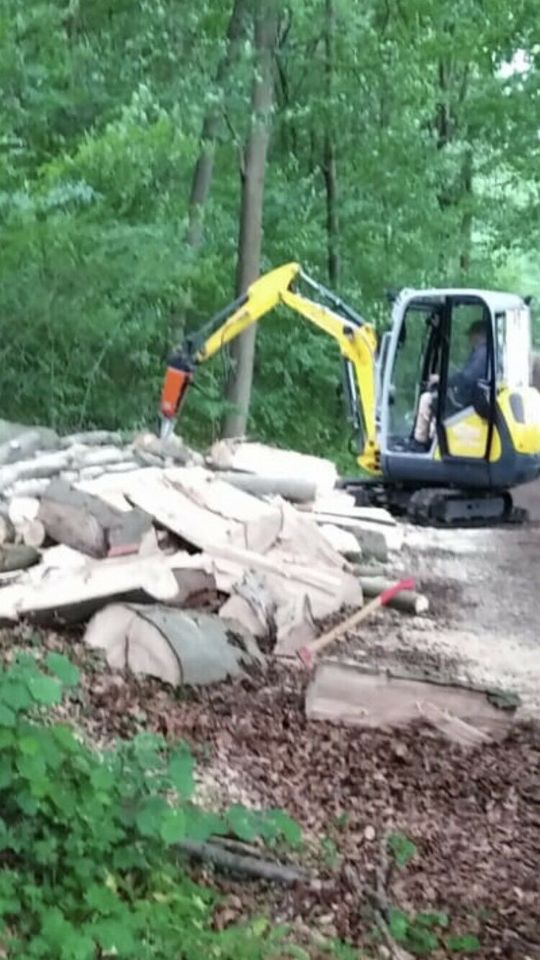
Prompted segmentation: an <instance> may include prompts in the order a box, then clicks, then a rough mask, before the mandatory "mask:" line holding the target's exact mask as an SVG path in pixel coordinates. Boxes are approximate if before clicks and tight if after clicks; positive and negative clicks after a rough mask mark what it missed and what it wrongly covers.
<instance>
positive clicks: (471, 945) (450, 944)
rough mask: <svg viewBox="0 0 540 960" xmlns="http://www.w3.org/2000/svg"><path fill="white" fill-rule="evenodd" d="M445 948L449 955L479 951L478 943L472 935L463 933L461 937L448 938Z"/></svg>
mask: <svg viewBox="0 0 540 960" xmlns="http://www.w3.org/2000/svg"><path fill="white" fill-rule="evenodd" d="M446 947H447V949H448V950H450V952H451V953H476V951H477V950H480V941H479V939H478V937H475V936H473V934H471V933H465V934H463V935H462V936H452V937H448V938H447V939H446Z"/></svg>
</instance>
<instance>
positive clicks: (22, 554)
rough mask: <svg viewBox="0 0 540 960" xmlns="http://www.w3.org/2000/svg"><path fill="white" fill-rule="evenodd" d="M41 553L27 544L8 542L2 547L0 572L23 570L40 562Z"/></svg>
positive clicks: (0, 549) (0, 548)
mask: <svg viewBox="0 0 540 960" xmlns="http://www.w3.org/2000/svg"><path fill="white" fill-rule="evenodd" d="M39 557H40V554H39V552H38V551H37V550H35V549H34V548H33V547H28V546H26V545H25V544H23V543H21V544H17V543H6V544H3V545H2V546H1V547H0V573H7V572H8V571H10V570H23V569H25V568H26V567H32V566H33V565H34V564H36V563H39Z"/></svg>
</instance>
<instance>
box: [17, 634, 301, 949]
mask: <svg viewBox="0 0 540 960" xmlns="http://www.w3.org/2000/svg"><path fill="white" fill-rule="evenodd" d="M77 681H78V671H77V670H76V668H75V667H74V666H73V665H72V664H71V663H70V662H69V660H68V659H67V658H66V657H64V656H63V655H60V654H57V653H50V654H48V656H47V657H46V660H45V662H44V666H43V668H42V667H41V666H39V667H38V665H37V664H36V662H35V660H34V659H33V658H32V657H31V656H29V655H28V654H20V655H18V657H17V658H16V659H15V661H14V663H13V664H12V665H11V666H10V667H9V668H8V669H6V670H4V671H3V672H2V673H1V674H0V809H1V816H0V857H1V865H2V869H1V871H0V923H1V928H0V929H1V932H0V952H1V953H2V955H3V956H6V957H10V958H11V957H13V958H14V957H16V958H17V960H30V958H32V960H33V958H48V960H49V958H50V960H53V958H54V960H97V958H105V957H118V958H122V957H125V958H128V957H129V958H130V960H150V958H151V960H161V958H163V960H170V958H173V957H174V958H175V960H200V958H202V957H216V958H220V960H228V958H230V960H233V958H235V960H236V958H242V960H258V958H261V960H262V958H267V957H272V956H277V955H278V953H279V949H280V947H279V944H280V943H281V942H282V940H283V936H284V930H283V929H279V928H278V929H276V928H274V927H272V926H271V925H270V924H269V923H268V921H267V920H265V919H264V918H259V919H254V920H251V921H246V922H244V923H242V924H239V925H237V926H231V927H229V928H228V929H226V930H223V931H214V930H212V927H211V918H212V910H213V906H214V904H215V900H216V897H215V894H214V893H213V892H212V891H211V890H208V889H206V888H204V887H202V886H200V885H197V884H195V883H194V882H192V881H191V880H190V879H189V877H188V875H187V873H186V871H185V866H184V864H183V862H182V859H181V856H180V854H179V848H178V844H179V843H180V842H181V841H182V840H184V839H191V840H198V841H203V840H206V839H208V838H209V837H210V836H211V835H216V834H228V835H236V836H238V837H240V838H242V839H249V840H253V839H254V838H255V837H262V838H264V839H265V840H266V841H270V842H271V841H278V840H279V839H283V838H284V839H286V840H288V841H289V842H296V841H298V840H299V831H298V828H297V827H296V825H295V824H294V823H293V822H292V821H291V820H289V818H288V817H286V815H285V814H283V813H282V812H280V811H274V812H269V813H266V814H258V813H256V812H250V811H248V810H245V809H243V808H241V807H234V808H231V809H230V810H228V811H227V812H226V813H225V814H221V815H217V814H215V813H206V812H203V811H202V810H201V809H199V808H198V807H197V806H196V805H195V804H194V803H193V800H192V796H193V789H194V784H193V764H192V758H191V755H190V753H189V751H188V749H187V748H186V747H185V746H182V745H178V746H176V747H173V748H170V747H169V746H167V745H166V743H165V742H164V741H163V740H162V739H160V738H158V737H155V736H150V735H147V734H143V735H139V736H137V737H135V738H134V739H133V740H132V741H129V742H125V743H120V744H119V745H118V746H116V747H115V748H114V749H109V750H107V751H104V752H101V751H98V750H96V749H94V748H93V747H91V746H89V745H87V744H86V743H85V742H83V741H82V740H81V739H79V738H78V737H77V736H76V734H75V733H74V731H73V730H72V729H71V728H70V727H69V726H67V725H65V724H63V723H58V722H53V721H52V720H51V719H50V717H49V716H48V710H49V708H51V707H53V706H55V705H56V704H58V703H59V702H60V701H61V699H62V696H63V691H64V689H65V688H66V687H69V686H72V685H75V684H76V683H77ZM279 955H280V956H283V955H284V954H283V953H279Z"/></svg>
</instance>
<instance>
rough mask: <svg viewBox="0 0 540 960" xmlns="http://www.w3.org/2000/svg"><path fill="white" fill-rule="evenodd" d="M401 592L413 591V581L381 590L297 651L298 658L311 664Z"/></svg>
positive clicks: (404, 581)
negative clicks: (335, 642) (365, 604)
mask: <svg viewBox="0 0 540 960" xmlns="http://www.w3.org/2000/svg"><path fill="white" fill-rule="evenodd" d="M402 590H414V580H410V579H407V580H400V581H399V582H398V583H395V584H394V585H393V586H392V587H389V588H388V590H383V592H382V593H380V594H379V596H378V597H374V599H373V600H370V602H369V603H368V604H367V606H365V607H361V608H360V610H357V611H356V612H355V613H353V614H351V616H350V617H347V619H346V620H343V621H342V622H341V623H338V624H337V625H336V626H335V627H332V629H331V630H327V632H326V633H323V634H322V636H320V637H317V639H316V640H312V641H311V643H308V644H306V646H305V647H302V649H301V650H299V651H298V654H299V656H300V658H301V659H302V660H303V661H304V663H309V662H311V660H312V658H313V655H314V654H316V653H319V652H320V651H321V650H323V649H324V647H327V646H328V644H330V643H333V642H334V640H339V639H340V637H342V636H343V634H344V633H346V632H347V630H350V629H351V628H352V627H356V626H357V624H359V623H362V621H363V620H366V619H367V617H369V615H370V614H371V613H373V612H374V610H376V609H377V607H382V606H384V605H385V604H387V603H389V602H390V600H392V599H393V598H394V597H395V596H397V594H398V593H401V592H402Z"/></svg>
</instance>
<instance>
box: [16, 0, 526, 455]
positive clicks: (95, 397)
mask: <svg viewBox="0 0 540 960" xmlns="http://www.w3.org/2000/svg"><path fill="white" fill-rule="evenodd" d="M539 15H540V0H516V2H515V3H512V4H508V3H506V2H503V0H490V3H489V4H487V3H485V0H453V2H450V0H406V2H405V0H362V2H360V0H294V3H292V4H289V5H287V4H285V3H281V2H279V0H229V2H224V0H197V2H194V0H69V2H68V0H25V2H24V4H22V3H20V0H0V78H1V90H2V97H1V100H0V112H1V125H0V126H1V129H0V136H1V154H0V156H1V164H0V225H1V226H0V229H1V244H0V264H1V268H0V269H1V284H0V325H1V351H2V379H1V383H0V398H1V410H2V416H4V417H9V418H13V419H19V420H22V421H26V422H28V421H41V422H47V423H50V424H51V425H53V426H55V427H78V426H81V427H82V426H87V427H90V426H94V425H100V426H108V427H113V428H117V427H120V428H126V429H127V428H133V427H138V426H143V425H153V423H154V418H155V415H156V411H157V406H158V400H159V389H160V379H161V375H162V371H163V364H164V361H165V358H166V355H167V352H168V350H169V348H170V347H171V346H172V345H173V344H174V342H175V341H177V340H178V338H179V337H180V336H181V334H182V332H183V331H185V330H189V329H194V328H196V327H198V326H199V325H200V324H201V323H203V322H204V321H205V320H206V319H207V318H208V317H209V316H210V315H211V314H212V313H213V312H214V311H215V310H217V309H220V308H221V307H223V306H224V305H225V304H226V303H227V302H229V301H230V300H232V299H233V297H234V295H235V292H236V285H237V284H238V264H237V251H238V238H239V232H240V229H241V221H242V216H243V214H242V209H241V208H242V204H241V197H242V183H243V180H244V178H245V176H246V164H248V165H249V163H250V162H251V156H252V153H251V147H250V143H251V139H250V138H251V134H252V133H253V130H254V128H255V127H256V125H257V124H263V125H264V128H265V132H266V135H267V140H268V142H267V144H266V147H265V153H264V157H263V160H264V168H265V171H264V172H265V177H264V203H263V213H264V216H263V238H262V252H261V262H260V267H261V270H266V269H269V268H270V267H272V266H277V265H278V264H280V263H283V262H286V261H289V260H296V261H299V262H300V263H301V264H302V265H303V266H304V267H305V269H306V270H307V271H308V272H309V273H311V274H312V275H314V276H315V277H317V278H318V279H320V280H321V281H322V282H323V283H326V284H329V285H330V286H332V287H333V288H335V289H337V290H338V291H339V293H340V294H341V295H342V296H343V297H344V298H345V299H347V300H348V301H350V302H351V303H352V304H353V305H354V306H355V308H356V309H358V310H360V311H361V312H362V314H363V315H364V316H367V317H369V318H371V319H373V320H375V321H376V322H377V323H378V324H379V325H380V326H383V325H384V323H385V319H387V318H388V306H387V302H386V299H385V291H386V290H387V289H388V288H389V287H391V288H399V287H401V286H420V285H430V286H436V285H443V284H458V283H459V284H460V285H474V286H478V285H482V286H490V285H495V286H498V287H505V288H508V289H512V290H515V291H516V292H518V293H521V294H535V293H538V294H540V279H539V271H538V265H539V256H538V237H539V232H540V216H539V213H540V208H539V183H540V162H539V160H540V157H539V154H540V138H539V131H540V94H539V83H538V78H539V66H540V44H538V42H537V39H538V33H537V24H538V20H539ZM257 25H258V26H257ZM258 27H259V39H258V37H257V29H258ZM261 30H263V34H261ZM264 30H266V33H264ZM261 37H262V46H261V42H259V41H260V40H261ZM263 48H264V49H263ZM261 49H263V53H264V59H261ZM261 64H262V66H261ZM261 70H262V71H263V74H264V75H260V72H261ZM264 80H265V81H266V83H267V89H266V94H267V100H266V102H265V103H262V102H261V103H259V105H257V103H256V102H255V101H254V89H255V88H256V87H257V84H259V87H260V86H261V83H262V82H263V81H264ZM259 92H260V91H259ZM263 92H264V91H263ZM257 111H258V113H257ZM255 113H257V115H255ZM263 113H264V115H263ZM244 213H245V211H244ZM228 362H230V361H227V358H225V356H223V357H222V358H221V359H220V358H217V359H216V360H214V361H213V362H212V364H209V365H208V368H205V369H204V371H201V376H200V377H199V381H198V382H199V385H200V390H199V391H198V392H193V393H192V394H191V396H190V399H189V402H188V406H187V410H186V419H185V421H184V423H183V425H182V432H183V433H185V434H186V435H187V436H188V437H189V438H190V439H191V440H194V441H196V442H199V443H204V442H206V441H208V440H209V439H210V438H211V437H212V436H214V435H215V434H216V433H217V432H218V431H219V425H220V421H221V417H222V415H223V412H224V400H223V397H224V380H225V378H226V377H227V373H228V369H227V364H228ZM339 380H340V365H339V362H338V357H337V355H336V351H335V348H334V346H333V344H332V343H331V342H328V341H327V339H326V338H324V337H323V336H320V335H317V334H316V333H314V332H313V331H311V330H310V329H307V328H306V326H305V324H303V323H302V321H301V320H299V319H298V318H296V317H294V316H290V315H286V314H281V313H278V314H277V315H275V316H272V317H269V318H267V319H266V320H265V321H264V322H263V323H262V324H261V325H260V330H259V331H258V334H257V346H256V354H255V369H254V390H253V396H252V403H251V413H250V420H249V424H248V430H249V432H250V434H253V435H257V436H258V437H260V438H262V439H266V440H272V441H273V442H277V443H284V444H288V445H290V446H293V447H297V448H300V449H311V450H313V451H324V452H327V453H328V452H332V453H334V455H336V456H338V458H340V457H341V456H342V455H344V454H346V450H347V431H346V430H344V426H343V411H342V406H341V402H340V397H339V390H338V386H339Z"/></svg>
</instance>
